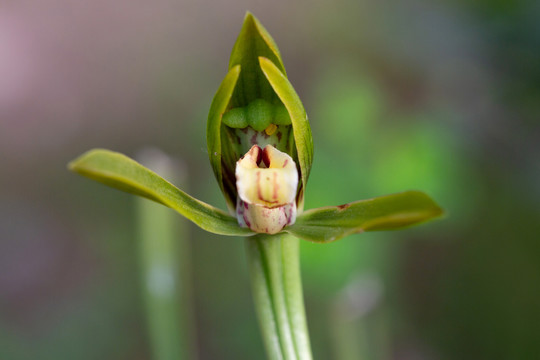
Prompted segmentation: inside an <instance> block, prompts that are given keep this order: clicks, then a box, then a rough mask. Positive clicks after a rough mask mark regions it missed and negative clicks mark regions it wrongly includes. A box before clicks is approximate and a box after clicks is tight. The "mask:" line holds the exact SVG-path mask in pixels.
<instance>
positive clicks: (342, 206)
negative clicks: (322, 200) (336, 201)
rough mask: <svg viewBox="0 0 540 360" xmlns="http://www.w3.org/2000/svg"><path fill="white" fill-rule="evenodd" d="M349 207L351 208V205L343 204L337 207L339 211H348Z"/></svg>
mask: <svg viewBox="0 0 540 360" xmlns="http://www.w3.org/2000/svg"><path fill="white" fill-rule="evenodd" d="M349 206H351V204H343V205H338V206H336V207H337V208H338V210H339V211H343V210H345V209H347V208H348V207H349Z"/></svg>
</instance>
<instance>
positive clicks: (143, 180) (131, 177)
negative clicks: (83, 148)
mask: <svg viewBox="0 0 540 360" xmlns="http://www.w3.org/2000/svg"><path fill="white" fill-rule="evenodd" d="M69 169H70V170H72V171H75V172H76V173H79V174H81V175H83V176H86V177H88V178H90V179H93V180H96V181H98V182H101V183H103V184H105V185H108V186H111V187H113V188H116V189H119V190H122V191H125V192H128V193H132V194H135V195H139V196H143V197H145V198H148V199H150V200H154V201H156V202H158V203H161V204H163V205H165V206H167V207H170V208H171V209H173V210H175V211H177V212H178V213H180V214H181V215H183V216H185V217H186V218H187V219H189V220H191V221H193V222H194V223H195V224H197V225H198V226H200V227H201V228H202V229H203V230H206V231H209V232H212V233H215V234H221V235H236V236H250V235H253V233H252V232H251V231H250V230H249V229H244V228H241V227H239V226H238V223H237V221H236V219H235V218H233V217H232V216H230V215H228V214H227V213H225V212H223V211H222V210H220V209H217V208H215V207H213V206H211V205H208V204H206V203H204V202H202V201H200V200H197V199H195V198H193V197H191V196H189V195H188V194H186V193H184V192H183V191H181V190H179V189H178V188H176V187H175V186H174V185H172V184H170V183H169V182H167V181H166V180H164V179H163V178H161V177H160V176H158V175H157V174H156V173H154V172H152V171H151V170H149V169H147V168H145V167H144V166H142V165H140V164H139V163H137V162H136V161H134V160H132V159H130V158H128V157H127V156H125V155H122V154H120V153H117V152H113V151H109V150H103V149H94V150H90V151H88V152H86V153H84V154H83V155H81V156H80V157H78V158H77V159H75V160H73V161H72V162H71V163H70V164H69Z"/></svg>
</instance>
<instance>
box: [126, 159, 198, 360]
mask: <svg viewBox="0 0 540 360" xmlns="http://www.w3.org/2000/svg"><path fill="white" fill-rule="evenodd" d="M137 159H138V160H139V162H141V163H142V164H143V165H145V166H147V167H149V168H151V169H153V170H154V171H155V172H157V173H158V174H160V175H162V176H164V177H166V178H167V179H170V180H171V181H173V182H174V183H176V184H179V185H181V186H182V188H184V189H185V188H186V180H185V179H186V178H187V176H186V174H185V170H184V169H182V168H181V167H180V166H178V163H177V162H174V161H173V160H172V159H171V158H170V157H168V156H167V155H165V154H164V153H162V152H160V151H158V150H155V149H144V150H143V151H141V152H140V154H139V156H138V157H137ZM135 201H136V203H137V206H136V209H137V221H136V223H137V224H138V235H139V245H140V246H139V249H140V252H139V254H140V265H141V272H140V274H141V283H142V292H143V298H144V302H145V306H146V317H147V327H148V333H149V339H150V349H151V354H152V359H154V360H182V359H194V358H196V350H195V349H196V347H195V345H194V344H195V338H194V337H195V322H194V318H193V316H194V312H193V310H192V309H193V304H192V297H191V293H192V291H191V289H192V283H191V264H190V244H189V236H188V226H187V224H186V221H185V220H184V219H183V218H179V217H178V216H176V214H175V213H174V212H173V211H172V210H171V209H168V208H166V207H164V206H162V205H160V204H156V203H155V202H152V201H149V200H147V199H144V198H140V197H137V198H136V200H135Z"/></svg>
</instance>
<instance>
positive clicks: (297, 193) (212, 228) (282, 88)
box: [69, 13, 443, 359]
mask: <svg viewBox="0 0 540 360" xmlns="http://www.w3.org/2000/svg"><path fill="white" fill-rule="evenodd" d="M336 121H339V119H336ZM207 146H208V154H209V157H210V163H211V165H212V169H213V171H214V174H215V177H216V179H217V182H218V184H219V186H220V188H221V191H222V193H223V195H224V197H225V200H226V202H227V206H228V210H229V211H228V213H227V212H225V211H222V210H220V209H218V208H215V207H213V206H211V205H209V204H206V203H204V202H202V201H200V200H197V199H195V198H194V197H192V196H190V195H188V194H186V193H185V192H183V191H182V190H180V189H178V188H176V187H175V186H174V185H172V184H171V183H169V182H167V181H166V180H164V179H163V178H161V177H160V176H158V175H157V174H155V173H154V172H152V171H150V170H148V169H147V168H145V167H143V166H142V165H140V164H138V163H137V162H135V161H134V160H131V159H130V158H128V157H126V156H124V155H122V154H119V153H115V152H112V151H108V150H102V149H95V150H91V151H89V152H87V153H85V154H83V155H81V156H80V157H79V158H77V159H75V160H74V161H73V162H71V163H70V165H69V168H70V169H71V170H73V171H75V172H77V173H79V174H81V175H84V176H86V177H89V178H91V179H94V180H96V181H99V182H102V183H104V184H106V185H109V186H112V187H115V188H117V189H120V190H123V191H126V192H130V193H133V194H136V195H139V196H143V197H146V198H148V199H151V200H154V201H156V202H158V203H161V204H163V205H165V206H168V207H170V208H172V209H174V210H176V211H177V212H178V213H180V214H181V215H183V216H185V217H186V218H187V219H189V220H191V221H192V222H194V223H195V224H196V225H198V226H199V227H201V228H202V229H204V230H206V231H209V232H212V233H215V234H221V235H229V236H241V237H245V238H246V246H247V256H248V263H249V265H250V273H251V281H252V287H253V295H254V300H255V305H256V309H257V314H258V317H259V323H260V326H261V331H262V335H263V339H264V343H265V347H266V351H267V355H268V357H269V358H271V359H311V350H310V345H309V337H308V332H307V325H306V319H305V311H304V304H303V299H302V288H301V280H300V271H299V241H298V239H304V240H307V241H312V242H318V243H327V242H331V241H336V240H338V239H341V238H343V237H345V236H347V235H350V234H354V233H360V232H364V231H375V230H393V229H398V228H402V227H405V226H410V225H415V224H418V223H421V222H425V221H428V220H431V219H434V218H436V217H439V216H441V215H442V213H443V211H442V210H441V208H440V207H439V206H438V205H437V204H436V203H435V202H434V201H433V200H432V199H431V198H430V197H429V196H428V195H426V194H424V193H422V192H419V191H406V192H402V193H398V194H393V195H387V196H382V197H376V198H372V199H368V200H360V201H355V202H351V203H348V204H344V205H338V206H328V207H323V208H318V209H311V210H307V211H303V207H304V194H305V190H306V185H307V180H308V177H309V172H310V169H311V165H312V160H313V141H312V136H311V130H310V125H309V122H308V118H307V115H306V112H305V110H304V108H303V105H302V103H301V101H300V99H299V97H298V95H297V94H296V92H295V90H294V88H293V87H292V85H291V83H290V82H289V80H288V78H287V75H286V72H285V67H284V65H283V62H282V60H281V56H280V53H279V50H278V48H277V46H276V44H275V42H274V40H273V39H272V37H271V36H270V35H269V33H268V32H267V31H266V29H265V28H264V27H263V26H262V25H261V24H260V22H259V21H258V20H257V19H256V18H255V17H254V16H253V15H252V14H251V13H247V15H246V17H245V20H244V24H243V26H242V29H241V31H240V34H239V36H238V39H237V41H236V43H235V45H234V48H233V50H232V54H231V57H230V62H229V70H228V73H227V74H226V76H225V78H224V80H223V82H222V83H221V86H220V87H219V89H218V91H217V93H216V95H215V97H214V100H213V102H212V104H211V106H210V112H209V116H208V123H207ZM336 176H338V175H337V174H336Z"/></svg>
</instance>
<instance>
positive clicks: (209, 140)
mask: <svg viewBox="0 0 540 360" xmlns="http://www.w3.org/2000/svg"><path fill="white" fill-rule="evenodd" d="M239 75H240V66H239V65H237V66H234V67H233V68H231V70H230V71H229V72H228V73H227V75H226V76H225V79H223V81H222V82H221V85H220V86H219V89H218V91H217V93H216V95H215V96H214V100H212V105H210V112H209V114H208V122H207V124H206V145H207V147H208V156H209V157H210V164H211V165H212V170H214V175H215V176H216V179H217V182H218V184H219V187H220V188H221V191H222V192H223V194H224V195H225V200H226V201H227V206H228V207H229V209H232V210H234V208H235V206H236V189H235V188H234V185H233V186H232V188H231V186H227V185H226V184H225V183H224V181H223V172H222V167H221V166H222V155H223V151H222V149H221V146H222V144H221V120H222V117H223V113H224V112H225V111H226V110H227V109H228V106H229V102H230V101H231V97H232V94H233V91H234V88H235V86H236V83H237V81H238V76H239ZM233 170H234V168H233ZM229 171H231V170H230V169H229ZM229 176H233V177H234V174H229Z"/></svg>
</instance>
